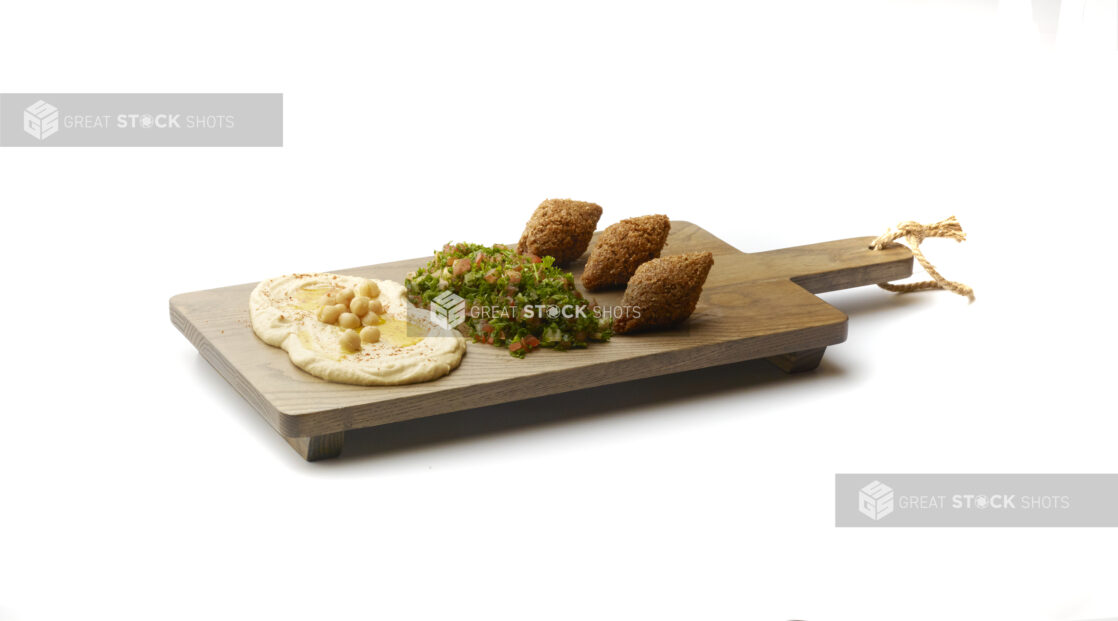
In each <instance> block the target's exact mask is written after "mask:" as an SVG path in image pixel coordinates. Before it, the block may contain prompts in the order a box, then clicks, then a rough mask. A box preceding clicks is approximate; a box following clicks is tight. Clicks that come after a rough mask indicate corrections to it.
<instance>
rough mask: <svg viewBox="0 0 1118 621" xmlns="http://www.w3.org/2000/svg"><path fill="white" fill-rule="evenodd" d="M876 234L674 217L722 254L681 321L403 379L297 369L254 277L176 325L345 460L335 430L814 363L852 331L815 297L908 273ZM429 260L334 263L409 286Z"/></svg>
mask: <svg viewBox="0 0 1118 621" xmlns="http://www.w3.org/2000/svg"><path fill="white" fill-rule="evenodd" d="M872 239H873V238H872V237H860V238H853V239H846V240H840V241H833V242H826V243H822V244H813V245H809V246H799V247H795V248H786V249H782V250H774V251H769V252H759V253H748V254H747V253H743V252H741V251H739V250H737V249H735V248H733V247H732V246H730V245H729V244H727V243H726V242H724V241H722V240H720V239H718V238H717V237H715V236H714V235H712V234H710V233H709V232H707V231H705V230H703V229H702V228H700V227H698V226H696V225H694V224H692V223H690V222H682V221H673V222H672V232H671V235H670V236H669V238H668V245H667V246H666V247H665V249H664V254H665V255H667V254H677V253H682V252H694V251H703V250H705V251H710V252H712V253H713V254H714V267H713V268H712V269H711V272H710V276H709V277H708V279H707V283H706V286H705V287H704V289H703V295H702V298H701V299H700V301H699V305H698V307H697V308H696V310H695V313H694V314H693V315H692V316H691V318H690V319H689V320H688V321H687V322H686V323H685V324H684V325H682V326H680V327H678V328H676V329H674V330H668V331H663V332H650V333H642V334H636V335H631V336H615V337H614V338H613V339H612V340H611V341H610V342H608V343H595V344H591V345H590V347H589V348H588V349H581V350H571V351H567V352H559V351H553V350H550V349H541V350H539V351H537V352H533V353H531V354H529V355H528V356H527V358H526V359H523V360H521V359H517V358H513V357H512V356H510V355H508V352H507V351H506V350H505V349H503V348H498V347H493V346H490V345H481V344H475V343H470V344H469V345H468V348H467V353H466V356H465V358H464V359H463V361H462V365H461V366H460V367H459V368H458V369H457V370H456V371H454V372H452V373H451V374H450V375H448V376H446V377H443V378H441V379H438V380H435V381H432V382H427V383H423V384H411V385H407V386H384V387H362V386H348V385H343V384H332V383H329V382H326V381H323V380H321V379H318V378H316V377H313V376H311V375H309V374H307V373H305V372H303V371H301V370H300V369H298V368H297V367H295V366H294V365H293V364H291V362H290V360H288V357H287V353H286V352H284V351H282V350H280V349H278V348H275V347H269V346H268V345H265V344H264V343H263V342H262V341H260V340H259V339H257V338H256V335H255V334H254V333H253V331H252V327H251V324H250V321H249V304H248V298H249V293H250V292H251V291H252V289H253V288H254V287H255V286H256V283H249V284H244V285H236V286H233V287H223V288H220V289H209V290H206V291H197V292H193V293H184V294H181V295H177V296H175V297H173V298H171V301H170V311H171V321H172V322H173V323H174V325H175V326H176V327H177V328H178V329H179V330H180V331H182V333H183V334H184V335H185V336H186V337H187V338H188V339H189V340H190V342H191V343H193V344H194V346H195V347H197V348H198V351H199V353H201V355H202V356H203V357H204V358H205V359H206V360H207V361H209V363H210V364H211V365H213V367H214V368H215V369H217V371H218V372H219V373H220V374H221V375H222V376H223V377H225V379H226V380H228V381H229V383H230V384H232V385H233V387H234V388H235V389H236V390H237V392H239V393H240V394H241V395H242V396H243V397H244V398H245V399H246V400H248V402H249V403H251V404H252V406H253V407H254V408H255V409H256V410H257V411H258V412H260V414H261V415H262V416H263V417H264V418H265V419H266V420H267V421H268V422H269V423H270V424H271V425H272V427H274V428H275V429H276V430H277V431H278V432H279V433H280V434H282V435H283V436H284V437H286V438H288V439H289V442H291V444H292V446H293V447H294V448H295V449H296V450H297V451H299V453H300V454H302V455H303V457H305V458H307V459H319V458H325V457H333V456H336V455H337V454H338V453H339V452H340V451H341V446H342V441H341V435H340V434H339V432H344V431H346V430H350V429H360V428H364V427H373V426H377V425H383V424H386V423H392V422H396V421H402V420H408V419H413V418H419V417H424V416H432V415H436V414H443V413H446V412H452V411H457V410H465V409H469V408H475V407H480V406H485V405H494V404H498V403H504V402H508V401H516V400H520V399H528V398H531V397H540V396H545V395H550V394H557V393H562V392H567V391H571V390H578V389H582V388H590V387H593V386H601V385H605V384H612V383H616V382H624V381H629V380H635V379H640V378H644V377H651V376H656V375H664V374H668V373H678V372H680V371H688V370H691V369H698V368H702V367H709V366H715V365H721V364H728V363H732V362H739V361H742V360H749V359H755V358H775V359H774V360H773V362H774V363H776V364H778V365H779V366H781V367H782V368H785V369H786V370H789V371H797V370H805V369H807V368H813V367H814V365H817V364H818V363H819V358H821V356H822V349H823V348H825V347H827V346H829V345H834V344H837V343H841V342H842V341H844V340H845V339H846V322H847V318H846V315H845V314H843V313H842V312H841V311H839V310H838V309H836V308H834V307H833V306H831V305H829V304H827V303H826V302H824V301H822V300H820V299H819V298H818V297H816V296H815V295H813V294H814V293H819V292H823V291H832V290H835V289H845V288H849V287H856V286H861V285H869V284H874V283H877V282H884V281H887V280H896V279H900V278H904V277H907V276H909V275H910V274H911V273H912V254H911V252H910V251H909V250H908V248H906V247H904V246H900V245H898V246H895V247H890V248H886V249H884V250H877V251H873V250H870V249H869V243H870V241H871V240H872ZM429 258H430V257H423V258H418V259H409V260H406V261H397V262H395V263H385V264H381V265H372V266H367V267H359V268H353V269H344V270H335V272H336V273H339V274H351V275H356V276H364V277H367V278H379V279H390V280H395V281H399V282H403V280H404V278H405V275H406V274H407V273H408V272H410V271H412V270H415V269H416V268H417V267H420V266H422V265H425V264H426V263H427V261H428V260H429ZM584 262H585V256H584V257H583V259H580V260H579V261H578V262H576V263H575V265H573V266H572V268H571V271H572V272H574V273H575V275H576V276H578V275H579V274H580V273H581V271H582V266H583V264H584ZM277 275H278V274H268V275H267V276H269V277H271V276H277ZM583 293H584V294H585V295H587V297H588V298H590V297H592V298H596V299H597V300H598V302H600V303H602V304H603V305H613V304H617V303H619V302H620V300H621V294H622V292H621V291H611V292H606V293H596V294H593V295H590V294H586V292H585V291H584V292H583ZM778 357H779V358H778Z"/></svg>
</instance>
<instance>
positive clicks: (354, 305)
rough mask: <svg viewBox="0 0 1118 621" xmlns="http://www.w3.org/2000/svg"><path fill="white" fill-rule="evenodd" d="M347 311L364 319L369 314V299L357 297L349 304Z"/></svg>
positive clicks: (361, 296)
mask: <svg viewBox="0 0 1118 621" xmlns="http://www.w3.org/2000/svg"><path fill="white" fill-rule="evenodd" d="M349 310H350V312H352V313H353V314H354V315H357V316H358V317H364V316H365V313H367V312H369V298H367V297H365V296H363V295H359V296H357V297H355V298H353V301H352V302H350V303H349Z"/></svg>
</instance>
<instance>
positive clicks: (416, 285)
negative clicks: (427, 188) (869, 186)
mask: <svg viewBox="0 0 1118 621" xmlns="http://www.w3.org/2000/svg"><path fill="white" fill-rule="evenodd" d="M553 263H554V259H553V258H552V257H543V258H540V257H536V256H533V255H522V254H518V253H517V252H516V251H515V250H513V249H511V248H507V247H505V246H500V245H497V246H482V245H481V244H466V243H461V244H447V245H445V246H443V249H442V250H441V251H439V252H436V253H435V258H434V259H433V260H431V261H430V262H429V263H428V264H427V266H426V267H423V268H420V269H418V270H416V271H415V272H413V273H411V274H408V278H407V279H406V280H405V281H404V286H405V287H406V288H407V292H408V300H409V301H410V302H411V303H412V304H414V305H416V306H419V307H422V308H429V307H430V305H431V300H433V299H434V298H435V297H436V296H438V295H440V294H442V293H443V292H444V291H447V290H449V291H452V292H454V293H455V294H457V295H459V296H461V297H462V298H463V299H465V300H466V319H465V321H464V322H463V323H462V324H460V325H459V326H458V329H459V330H461V331H462V332H463V334H465V335H466V336H468V337H472V338H473V339H474V342H478V343H489V344H491V345H496V346H499V347H508V350H509V353H510V354H512V355H513V356H516V357H517V358H523V357H524V356H525V355H526V354H527V353H528V352H530V351H532V350H534V349H537V348H539V347H551V348H554V349H560V350H565V349H570V348H572V347H579V348H581V347H586V346H587V345H588V344H589V343H590V342H591V341H599V342H601V341H608V340H609V338H610V336H611V335H612V332H611V330H610V320H609V319H608V318H602V317H600V316H599V313H598V312H597V311H598V307H597V305H596V304H593V303H591V302H589V301H587V300H586V299H585V298H584V297H582V294H581V293H579V291H578V290H577V289H576V288H575V284H574V276H573V275H571V273H570V272H566V271H563V270H562V269H560V268H558V267H555V266H554V265H552V264H553Z"/></svg>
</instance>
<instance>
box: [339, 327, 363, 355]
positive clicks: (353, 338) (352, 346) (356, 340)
mask: <svg viewBox="0 0 1118 621" xmlns="http://www.w3.org/2000/svg"><path fill="white" fill-rule="evenodd" d="M338 343H340V344H341V346H342V349H348V350H349V351H357V350H359V349H361V337H360V336H358V334H357V331H356V330H346V331H345V332H342V335H341V336H340V337H338Z"/></svg>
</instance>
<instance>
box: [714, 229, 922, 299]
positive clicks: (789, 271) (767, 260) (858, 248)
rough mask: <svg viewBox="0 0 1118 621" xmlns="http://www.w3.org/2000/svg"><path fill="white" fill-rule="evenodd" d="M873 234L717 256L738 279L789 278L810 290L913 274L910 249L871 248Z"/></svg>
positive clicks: (874, 281) (717, 260)
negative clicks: (742, 277)
mask: <svg viewBox="0 0 1118 621" xmlns="http://www.w3.org/2000/svg"><path fill="white" fill-rule="evenodd" d="M874 239H875V238H874V237H852V238H850V239H839V240H836V241H829V242H823V243H821V244H809V245H807V246H795V247H792V248H782V249H780V250H770V251H768V252H753V253H749V254H745V255H738V256H728V257H719V258H718V259H716V261H715V265H716V266H717V265H718V262H719V261H721V262H724V263H730V265H728V266H726V267H728V268H729V269H730V270H731V271H732V272H733V273H734V274H735V276H736V277H737V279H738V280H739V281H740V280H741V276H745V278H746V279H748V280H768V279H770V278H788V279H790V280H791V281H792V282H794V283H796V284H798V285H800V286H801V287H803V288H804V289H807V290H808V291H810V292H812V293H822V292H824V291H836V290H838V289H849V288H851V287H861V286H863V285H873V284H877V283H879V282H888V281H891V280H899V279H901V278H907V277H909V276H911V275H912V251H910V250H909V249H908V248H907V247H906V246H902V245H900V244H896V245H894V246H890V247H888V248H884V249H881V250H870V242H872V241H873V240H874Z"/></svg>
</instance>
